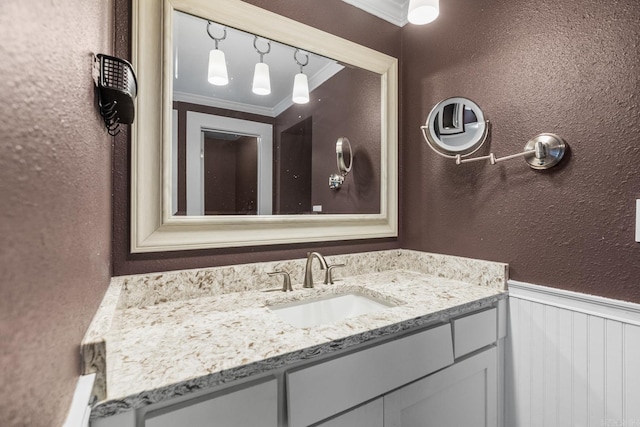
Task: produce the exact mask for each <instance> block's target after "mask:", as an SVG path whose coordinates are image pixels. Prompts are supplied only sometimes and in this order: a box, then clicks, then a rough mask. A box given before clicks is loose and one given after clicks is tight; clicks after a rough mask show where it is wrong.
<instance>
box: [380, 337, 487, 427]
mask: <svg viewBox="0 0 640 427" xmlns="http://www.w3.org/2000/svg"><path fill="white" fill-rule="evenodd" d="M496 369H497V352H496V349H495V348H491V349H489V350H486V351H484V352H482V353H479V354H478V355H476V356H473V357H470V358H469V359H466V360H463V361H462V362H459V363H456V364H455V365H453V366H450V367H448V368H446V369H443V370H442V371H440V372H438V373H436V374H433V375H431V376H428V377H426V378H423V379H421V380H418V381H416V382H414V383H412V384H409V385H407V386H405V387H403V388H401V389H399V390H396V391H394V392H393V393H389V394H388V395H386V396H385V397H384V425H385V427H460V426H465V427H496V426H497V424H498V419H497V404H498V402H497V385H498V384H497V376H496Z"/></svg>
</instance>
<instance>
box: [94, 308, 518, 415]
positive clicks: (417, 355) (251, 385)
mask: <svg viewBox="0 0 640 427" xmlns="http://www.w3.org/2000/svg"><path fill="white" fill-rule="evenodd" d="M504 313H505V301H504V300H502V301H500V302H499V303H498V304H497V307H494V308H488V309H484V310H482V311H477V312H474V313H471V314H467V315H464V316H460V317H457V318H453V319H451V320H450V321H449V322H448V323H444V324H439V325H434V326H431V327H427V328H424V329H422V330H418V331H417V332H413V333H409V334H405V335H402V336H400V337H398V338H395V339H393V338H392V339H389V340H386V341H383V342H381V343H379V344H377V345H370V346H368V347H363V348H361V349H358V350H355V351H351V352H348V353H346V354H343V355H338V356H335V357H333V358H324V360H319V361H317V362H315V363H313V362H312V363H306V364H304V365H302V366H299V367H297V368H294V369H291V368H287V367H283V368H279V369H277V370H274V371H273V372H271V373H269V374H266V373H265V374H266V375H268V376H266V377H263V378H262V379H260V380H254V381H250V382H247V383H244V384H241V385H235V386H234V385H233V384H230V385H227V386H223V387H221V388H219V389H217V391H216V390H215V389H214V390H212V392H213V393H208V394H204V393H203V394H202V395H200V396H198V397H194V398H191V399H188V398H187V397H186V396H183V397H179V398H176V399H174V400H172V401H164V402H160V403H157V404H152V405H149V406H146V407H143V408H141V409H138V410H134V411H130V412H125V413H122V414H119V415H115V416H112V417H108V418H102V419H97V420H94V421H93V422H92V427H116V426H118V427H169V426H180V425H184V426H190V427H199V426H211V425H216V426H218V425H219V426H230V427H236V426H241V427H244V426H246V427H252V426H261V427H307V426H314V427H432V426H433V427H459V426H465V427H499V426H501V422H502V416H501V415H500V413H501V409H500V408H501V407H502V405H501V402H500V400H501V396H502V392H503V391H502V390H503V387H501V386H500V385H499V384H500V381H501V380H502V378H503V376H502V369H503V368H502V360H503V358H502V356H501V355H502V354H503V348H502V344H501V343H502V338H504V337H505V335H506V326H505V325H506V316H505V315H504Z"/></svg>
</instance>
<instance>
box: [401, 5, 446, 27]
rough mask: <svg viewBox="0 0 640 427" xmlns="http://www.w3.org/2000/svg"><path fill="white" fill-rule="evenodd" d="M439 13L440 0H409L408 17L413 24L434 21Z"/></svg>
mask: <svg viewBox="0 0 640 427" xmlns="http://www.w3.org/2000/svg"><path fill="white" fill-rule="evenodd" d="M439 14H440V5H439V0H409V13H408V15H407V19H408V20H409V22H410V23H412V24H416V25H423V24H428V23H430V22H433V21H434V20H435V19H436V18H437V17H438V15H439Z"/></svg>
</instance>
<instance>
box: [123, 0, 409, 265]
mask: <svg viewBox="0 0 640 427" xmlns="http://www.w3.org/2000/svg"><path fill="white" fill-rule="evenodd" d="M115 1H116V3H117V4H118V5H120V6H122V9H123V10H122V12H121V13H118V15H117V16H118V18H120V19H119V20H118V21H119V23H118V26H117V28H116V52H117V53H118V54H119V55H123V56H124V57H127V56H128V55H129V29H128V27H127V26H125V25H124V24H122V23H123V22H128V19H129V12H128V11H127V10H124V9H125V8H128V3H129V2H128V0H115ZM247 3H251V4H254V5H256V6H259V7H262V8H264V9H267V10H271V11H273V12H275V13H278V14H281V15H284V16H287V17H289V18H292V19H295V20H297V21H300V22H303V23H305V24H308V25H311V26H314V27H316V28H319V29H321V30H324V31H328V32H331V33H333V34H336V35H338V36H340V37H344V38H346V39H349V40H352V41H354V42H356V43H360V44H363V45H365V46H368V47H371V48H373V49H376V50H379V51H382V52H384V53H386V54H388V55H391V56H395V57H399V56H400V31H401V30H400V28H399V27H396V26H394V25H393V24H390V23H388V22H385V21H383V20H381V19H378V18H376V17H374V16H372V15H369V14H367V13H365V12H363V11H361V10H359V9H357V8H355V7H353V6H350V5H348V4H346V3H344V2H342V1H341V0H323V1H317V0H251V1H248V2H247ZM372 29H373V30H372ZM128 145H129V144H128V135H127V134H126V133H122V134H121V135H120V136H119V137H117V138H116V145H115V152H114V181H113V185H114V205H113V209H114V211H113V215H114V222H113V257H112V262H113V271H114V275H124V274H133V273H144V272H152V271H166V270H176V269H185V268H197V267H208V266H216V265H227V264H234V263H246V262H257V261H268V260H276V259H287V258H299V257H303V256H304V255H305V253H306V252H307V251H308V250H309V249H321V250H322V251H323V253H325V254H335V253H343V252H356V251H364V250H381V249H389V248H397V247H398V241H397V239H379V240H375V241H355V242H342V243H340V242H338V243H335V242H334V243H322V244H313V245H280V246H273V247H252V248H232V249H216V250H198V251H182V252H163V253H155V254H130V253H129V197H130V196H129V195H130V193H129V173H128V171H129V165H130V158H129V151H128V150H129V149H128Z"/></svg>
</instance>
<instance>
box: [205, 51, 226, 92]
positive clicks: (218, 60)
mask: <svg viewBox="0 0 640 427" xmlns="http://www.w3.org/2000/svg"><path fill="white" fill-rule="evenodd" d="M208 80H209V83H211V84H212V85H216V86H224V85H226V84H228V83H229V76H228V75H227V60H226V59H225V56H224V52H223V51H221V50H220V49H213V50H211V51H210V52H209V73H208Z"/></svg>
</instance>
